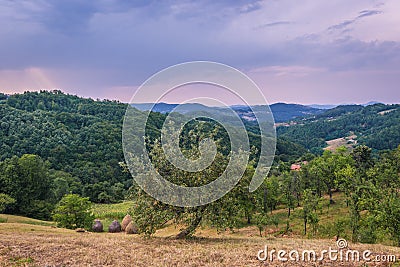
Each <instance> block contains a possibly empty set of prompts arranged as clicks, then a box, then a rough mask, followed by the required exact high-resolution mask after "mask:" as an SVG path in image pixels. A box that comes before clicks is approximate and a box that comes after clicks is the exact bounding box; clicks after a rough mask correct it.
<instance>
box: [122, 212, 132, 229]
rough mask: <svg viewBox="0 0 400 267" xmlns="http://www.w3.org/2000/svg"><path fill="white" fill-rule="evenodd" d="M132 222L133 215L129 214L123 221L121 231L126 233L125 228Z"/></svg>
mask: <svg viewBox="0 0 400 267" xmlns="http://www.w3.org/2000/svg"><path fill="white" fill-rule="evenodd" d="M131 221H132V217H131V215H129V214H127V215H126V216H125V217H124V219H123V220H122V223H121V229H122V231H125V228H126V227H127V226H128V224H129V223H130V222H131Z"/></svg>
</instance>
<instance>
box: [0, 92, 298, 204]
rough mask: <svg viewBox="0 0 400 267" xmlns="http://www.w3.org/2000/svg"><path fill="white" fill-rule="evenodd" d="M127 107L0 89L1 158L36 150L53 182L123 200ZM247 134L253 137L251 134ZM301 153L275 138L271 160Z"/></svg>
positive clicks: (127, 181) (97, 197)
mask: <svg viewBox="0 0 400 267" xmlns="http://www.w3.org/2000/svg"><path fill="white" fill-rule="evenodd" d="M126 107H127V106H126V104H122V103H119V102H116V101H107V100H105V101H99V100H97V101H96V100H92V99H85V98H80V97H77V96H73V95H67V94H64V93H62V92H61V91H53V92H47V91H43V92H27V93H24V94H15V95H11V96H6V95H4V94H0V128H1V131H0V140H1V144H0V162H4V161H6V160H9V159H10V158H12V157H13V156H16V157H21V156H22V155H24V154H34V155H38V156H40V157H41V158H42V159H43V160H45V161H48V162H49V168H50V169H51V170H53V171H57V172H58V173H57V174H56V176H57V177H62V179H59V180H58V181H59V183H60V185H54V186H55V187H57V186H60V187H62V188H63V189H62V190H64V191H66V192H68V191H73V192H74V193H79V194H80V195H82V196H87V197H89V198H90V200H91V201H94V202H115V201H119V200H122V199H123V198H124V193H121V192H125V193H126V191H127V189H128V188H129V187H130V186H131V185H132V177H131V176H130V174H127V173H124V172H123V171H122V169H121V167H120V165H119V162H123V161H124V157H123V152H122V144H121V130H122V121H123V116H124V114H125V110H126ZM138 112H139V111H138ZM152 116H153V117H152V119H151V120H150V124H152V125H153V127H151V128H152V129H155V131H157V129H158V128H159V126H160V125H162V123H163V121H164V119H165V115H163V114H160V113H153V115H152ZM251 136H252V137H251V138H253V139H254V138H255V139H257V136H256V134H255V133H251ZM305 153H306V150H305V149H304V148H303V147H301V146H299V145H296V144H294V143H293V142H290V141H284V140H279V141H278V145H277V158H276V160H284V161H292V160H296V159H297V158H299V157H301V156H302V155H303V154H305ZM0 171H1V170H0ZM0 175H1V173H0ZM0 186H1V181H0ZM0 193H1V191H0Z"/></svg>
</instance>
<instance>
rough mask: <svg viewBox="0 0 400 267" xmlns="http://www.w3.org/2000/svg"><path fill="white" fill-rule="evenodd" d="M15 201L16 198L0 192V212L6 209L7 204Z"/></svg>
mask: <svg viewBox="0 0 400 267" xmlns="http://www.w3.org/2000/svg"><path fill="white" fill-rule="evenodd" d="M14 203H15V199H13V198H12V197H10V196H9V195H7V194H0V213H2V212H3V211H5V209H6V208H7V206H9V205H12V204H14Z"/></svg>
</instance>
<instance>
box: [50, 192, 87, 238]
mask: <svg viewBox="0 0 400 267" xmlns="http://www.w3.org/2000/svg"><path fill="white" fill-rule="evenodd" d="M91 208H92V203H91V202H90V201H89V198H82V197H80V196H79V195H76V194H69V195H65V196H64V197H63V198H62V199H61V200H60V202H59V203H58V205H57V207H56V209H55V210H54V215H53V219H54V221H56V222H57V226H59V227H65V228H68V229H76V228H85V229H87V230H89V229H90V228H91V224H92V222H93V220H94V216H93V214H92V212H91Z"/></svg>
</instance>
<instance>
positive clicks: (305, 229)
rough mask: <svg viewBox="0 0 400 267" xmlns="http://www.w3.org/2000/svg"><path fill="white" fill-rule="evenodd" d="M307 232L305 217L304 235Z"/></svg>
mask: <svg viewBox="0 0 400 267" xmlns="http://www.w3.org/2000/svg"><path fill="white" fill-rule="evenodd" d="M306 234H307V219H304V235H306Z"/></svg>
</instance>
